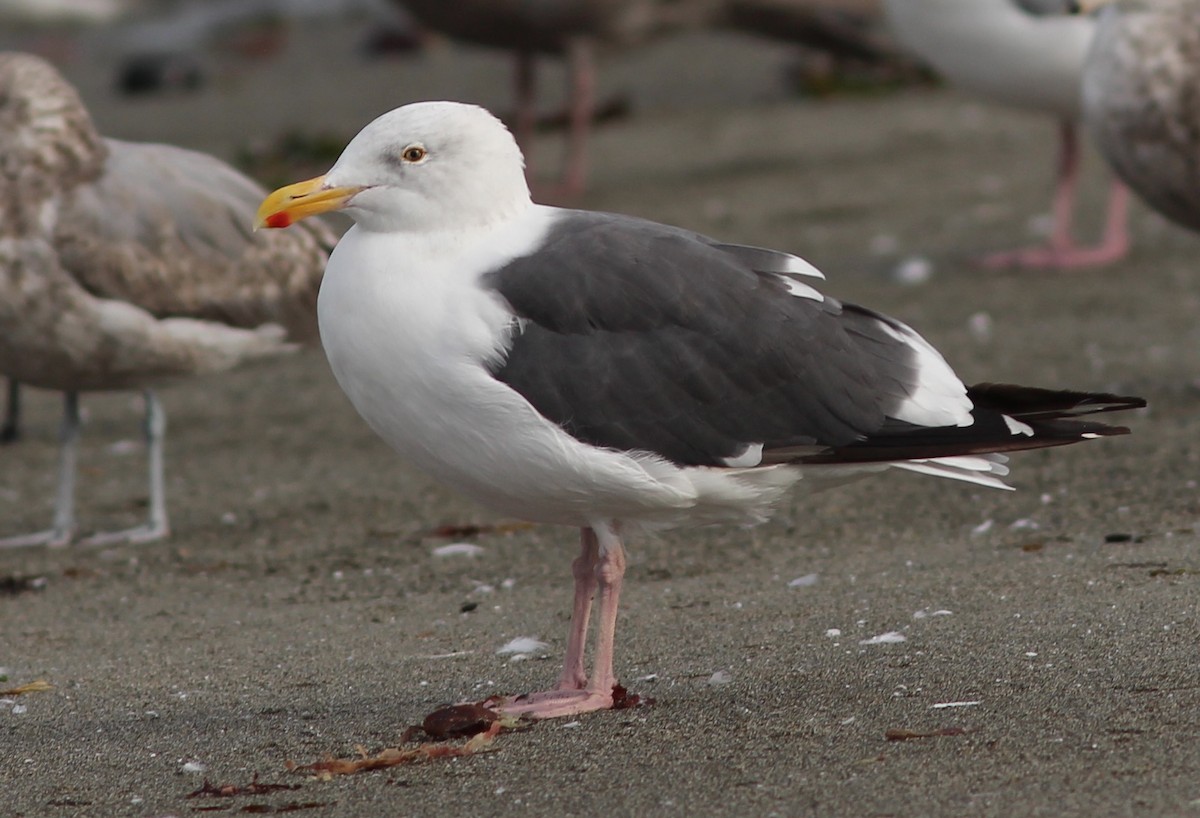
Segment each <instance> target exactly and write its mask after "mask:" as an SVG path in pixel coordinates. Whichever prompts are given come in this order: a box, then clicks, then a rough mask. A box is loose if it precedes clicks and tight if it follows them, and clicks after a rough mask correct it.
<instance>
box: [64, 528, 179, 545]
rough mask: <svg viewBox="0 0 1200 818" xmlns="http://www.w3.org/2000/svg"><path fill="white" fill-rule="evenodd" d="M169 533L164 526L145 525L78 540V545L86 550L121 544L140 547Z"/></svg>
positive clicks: (101, 533)
mask: <svg viewBox="0 0 1200 818" xmlns="http://www.w3.org/2000/svg"><path fill="white" fill-rule="evenodd" d="M170 533H171V529H170V528H168V527H167V526H166V525H152V524H150V523H147V524H145V525H139V526H136V527H134V528H127V529H125V530H124V531H104V532H100V533H98V534H93V535H92V536H90V537H87V538H86V539H83V540H80V541H79V544H80V545H82V546H85V547H87V548H97V547H103V546H107V545H118V544H122V543H126V544H129V545H141V544H142V543H148V542H154V541H155V540H161V539H163V538H164V537H166V536H167V535H168V534H170Z"/></svg>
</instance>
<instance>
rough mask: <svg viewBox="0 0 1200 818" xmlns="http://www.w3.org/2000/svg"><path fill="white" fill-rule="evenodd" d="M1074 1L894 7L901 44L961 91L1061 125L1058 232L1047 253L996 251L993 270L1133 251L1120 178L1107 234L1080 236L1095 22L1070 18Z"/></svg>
mask: <svg viewBox="0 0 1200 818" xmlns="http://www.w3.org/2000/svg"><path fill="white" fill-rule="evenodd" d="M1074 6H1075V3H1074V0H885V3H884V9H885V11H886V12H887V16H888V20H889V22H890V24H891V26H892V29H893V31H894V32H895V34H896V36H897V37H898V38H899V40H900V41H901V42H902V43H903V44H905V45H906V46H908V47H909V48H911V49H912V50H913V51H914V52H915V53H916V54H917V55H918V56H920V57H921V58H922V59H924V60H926V61H927V62H929V63H930V64H931V65H932V66H933V67H934V68H935V69H936V70H937V71H938V72H939V73H940V74H942V75H943V76H944V77H946V79H948V80H949V81H950V82H951V83H953V84H954V85H957V86H959V87H961V88H963V89H964V90H966V91H969V92H971V93H973V94H977V95H978V96H980V97H983V98H985V99H988V100H991V101H993V102H998V103H1001V104H1004V105H1011V106H1015V107H1019V108H1024V109H1027V110H1031V111H1036V112H1041V113H1047V114H1050V115H1052V116H1054V117H1056V118H1057V119H1058V120H1059V123H1060V125H1059V143H1060V147H1059V159H1058V174H1057V183H1056V186H1055V193H1054V201H1053V205H1052V211H1051V212H1052V218H1053V229H1052V233H1051V236H1050V239H1049V243H1048V244H1046V245H1045V246H1041V247H1031V248H1025V249H1020V250H1013V251H1008V252H1002V253H996V254H993V255H990V256H987V257H985V258H984V259H983V263H984V264H985V265H986V266H989V267H1044V268H1064V269H1066V268H1077V267H1085V266H1091V265H1099V264H1107V263H1109V262H1112V261H1115V260H1117V259H1119V258H1121V257H1123V256H1124V255H1125V254H1126V253H1127V252H1128V250H1129V236H1128V230H1127V222H1128V216H1127V210H1128V200H1129V192H1128V190H1127V189H1126V188H1125V186H1124V185H1122V184H1121V183H1120V182H1119V181H1116V180H1114V181H1113V184H1112V187H1111V190H1110V193H1109V201H1108V213H1107V216H1106V218H1105V228H1104V236H1103V238H1102V239H1101V241H1100V243H1099V244H1097V245H1095V246H1093V247H1083V246H1080V245H1079V244H1077V243H1076V241H1075V239H1074V237H1073V230H1072V221H1073V213H1074V209H1075V199H1076V187H1077V185H1078V180H1079V165H1080V158H1081V156H1080V154H1081V145H1080V140H1079V135H1078V127H1077V122H1078V120H1079V118H1080V115H1081V111H1080V89H1081V85H1082V81H1083V65H1084V60H1085V59H1086V56H1087V52H1088V48H1089V46H1090V44H1091V41H1092V37H1093V35H1094V33H1095V28H1096V24H1095V20H1093V19H1091V18H1090V17H1086V16H1080V15H1078V14H1073V13H1069V12H1071V11H1072V10H1073V7H1074Z"/></svg>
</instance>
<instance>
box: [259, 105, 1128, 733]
mask: <svg viewBox="0 0 1200 818" xmlns="http://www.w3.org/2000/svg"><path fill="white" fill-rule="evenodd" d="M334 210H341V211H343V212H345V213H346V214H347V215H349V216H350V217H351V218H352V219H353V220H354V226H352V227H351V228H350V230H349V231H348V232H347V233H346V234H345V235H344V236H343V238H342V239H341V240H340V242H339V243H338V245H337V246H336V247H335V248H334V251H333V253H332V254H331V256H330V259H329V263H328V265H327V266H326V270H325V278H324V279H323V281H322V283H321V291H320V296H319V298H318V303H317V316H318V321H319V324H320V332H321V341H322V345H323V346H324V348H325V353H326V355H327V357H328V359H329V363H330V367H331V369H332V370H333V374H334V376H335V378H336V379H337V381H338V383H339V385H340V386H341V388H342V389H343V390H344V391H345V393H346V394H347V396H349V398H350V401H351V403H353V404H354V406H355V408H356V409H357V410H358V412H359V413H360V414H361V415H362V417H363V418H364V419H365V420H366V422H367V424H368V425H369V426H370V427H371V428H372V429H373V430H374V431H375V432H376V433H377V434H378V435H379V436H380V437H382V438H383V439H384V440H385V441H387V442H388V443H389V444H390V445H391V446H392V447H393V448H394V449H396V451H397V452H399V453H400V454H401V455H402V456H403V457H404V458H406V459H407V460H408V461H410V462H411V463H413V464H415V465H416V466H418V467H419V468H421V469H423V470H424V471H426V472H427V473H429V474H430V475H432V476H433V477H435V478H437V479H439V480H441V481H443V482H445V483H447V484H449V485H450V486H452V487H454V488H456V489H458V490H460V491H461V492H463V493H464V494H467V495H469V496H471V497H473V498H474V499H476V500H478V501H480V502H482V503H484V504H486V505H488V506H490V507H492V508H493V509H496V510H498V511H499V512H501V513H503V514H505V515H509V516H513V517H518V518H522V519H525V520H530V521H535V522H544V523H555V524H562V525H568V526H573V527H577V528H579V529H580V531H581V536H580V553H579V557H578V558H577V559H576V560H575V562H574V563H573V568H572V573H573V576H574V580H575V597H574V605H573V614H572V620H571V627H570V632H569V635H568V639H567V650H566V660H565V662H564V666H563V670H562V674H561V675H560V676H559V679H558V683H557V685H556V686H555V688H554V689H552V690H550V691H547V692H544V693H537V694H532V695H527V696H523V697H520V698H518V699H516V700H509V701H506V702H504V703H503V704H502V706H501V707H502V709H503V710H505V711H506V712H510V713H516V714H528V715H530V716H532V717H536V718H549V717H554V716H567V715H574V714H578V713H583V712H588V711H591V710H598V709H603V708H608V707H611V706H612V704H613V686H614V684H616V676H615V675H614V672H613V645H614V639H615V629H616V619H617V606H618V601H619V598H620V593H621V586H622V577H623V575H624V571H625V549H624V546H623V539H624V538H625V536H626V535H627V534H630V533H636V532H637V531H638V530H639V529H642V528H661V527H672V526H678V525H683V524H708V523H724V522H732V523H756V522H761V521H763V520H765V519H766V518H767V517H768V516H769V515H770V513H771V510H772V508H773V507H774V506H775V505H776V504H777V503H778V502H779V500H780V499H781V498H782V497H783V495H784V494H785V493H786V492H787V491H788V489H790V488H792V487H793V486H795V485H796V484H801V485H803V486H805V487H809V488H818V487H820V486H821V485H822V484H826V485H828V484H832V483H837V482H844V481H845V480H846V479H848V478H852V477H856V476H859V475H865V474H869V473H872V472H879V471H883V470H885V469H887V468H889V467H895V468H900V469H907V470H909V471H915V472H919V473H923V474H930V475H936V476H940V477H948V478H955V479H959V480H965V481H967V482H970V483H976V484H980V485H984V486H993V487H997V488H1003V487H1006V486H1005V484H1004V483H1003V482H1002V480H1001V478H1002V477H1003V476H1004V475H1005V474H1007V471H1008V469H1007V467H1006V466H1005V465H1004V457H1003V455H1002V454H1001V453H1002V452H1006V451H1013V450H1018V449H1030V448H1040V447H1045V446H1057V445H1061V444H1066V443H1074V442H1076V441H1080V440H1086V439H1089V438H1095V437H1103V436H1108V435H1116V434H1123V433H1125V432H1127V431H1128V430H1127V429H1124V428H1121V427H1113V426H1107V425H1104V424H1102V423H1098V422H1093V421H1089V420H1079V419H1076V418H1075V416H1076V415H1085V414H1090V413H1094V412H1107V411H1111V410H1116V409H1129V408H1135V407H1140V406H1143V405H1144V401H1142V400H1141V399H1139V398H1133V397H1119V396H1115V395H1107V394H1087V393H1081V392H1065V391H1064V392H1060V391H1051V390H1044V389H1033V388H1025V387H1018V386H1008V385H997V384H981V385H978V386H973V387H967V386H964V385H963V383H962V381H960V380H959V379H958V377H957V376H956V375H955V374H954V372H953V371H952V370H951V369H950V367H949V365H948V364H947V363H946V361H945V360H944V359H943V358H942V356H941V355H940V354H939V353H938V352H937V351H936V350H935V349H934V348H933V347H932V346H931V345H930V344H929V343H928V342H927V341H925V339H923V338H922V337H921V336H920V335H918V334H917V333H916V332H915V331H914V330H912V329H910V328H909V327H908V326H906V325H905V324H903V323H901V322H899V321H897V320H895V319H893V318H889V317H887V316H885V315H881V314H879V313H877V312H873V311H871V310H868V309H866V308H863V307H858V306H855V305H853V304H847V303H842V302H840V301H837V300H835V299H833V298H831V297H828V296H825V295H822V294H821V293H820V292H819V291H818V290H817V289H816V287H815V286H813V283H812V282H814V281H815V280H818V279H820V278H822V275H821V274H820V272H819V271H817V270H816V268H814V267H812V266H811V265H810V264H808V263H807V262H805V261H803V260H801V259H800V258H798V257H796V256H792V255H789V254H787V253H782V252H777V251H774V250H767V249H761V248H756V247H748V246H742V245H737V244H727V243H723V242H720V241H717V240H715V239H712V238H708V237H706V236H703V235H700V234H698V233H693V232H690V231H687V230H682V229H679V228H676V227H670V226H667V225H663V224H658V223H655V222H651V221H645V220H642V219H637V218H632V217H629V216H623V215H617V214H611V213H598V212H590V211H581V210H569V209H561V208H556V207H548V206H544V205H539V204H535V203H534V202H533V201H532V200H531V198H530V193H529V188H528V186H527V185H526V182H525V177H524V175H523V173H522V159H521V152H520V149H519V148H518V147H517V144H516V141H515V140H514V139H513V138H512V136H511V135H510V133H509V132H508V130H507V129H506V128H505V127H504V125H503V124H502V123H501V122H500V121H499V120H498V119H496V118H495V117H493V116H492V115H491V114H489V113H488V112H487V111H485V110H484V109H482V108H478V107H475V106H471V105H464V104H460V103H453V102H424V103H416V104H412V105H406V106H404V107H402V108H398V109H396V110H394V111H392V112H390V113H387V114H384V115H383V116H381V117H379V118H378V119H376V120H375V121H374V122H372V123H370V124H369V125H367V127H366V128H364V129H363V130H362V131H361V132H360V133H359V134H358V135H357V136H356V137H355V138H354V139H353V140H352V141H351V142H350V144H349V145H348V146H347V147H346V149H345V151H344V152H343V153H342V155H341V157H340V158H339V159H338V160H337V162H336V163H335V164H334V166H333V168H332V169H331V170H330V171H329V172H328V173H326V174H325V175H324V176H320V177H317V178H315V179H310V180H308V181H306V182H299V183H296V184H294V185H289V186H287V187H284V188H281V189H280V190H278V191H276V192H274V193H272V194H271V195H270V196H268V197H267V198H266V199H265V200H264V202H263V204H262V205H261V207H260V208H259V211H258V224H259V225H260V226H265V227H286V226H288V225H290V224H293V223H295V222H296V221H298V220H300V219H304V218H306V217H309V216H312V215H314V214H317V213H323V212H327V211H334ZM594 598H595V600H596V603H595V604H596V609H597V610H596V613H597V619H598V625H597V634H596V655H595V659H594V663H593V669H592V672H591V674H590V676H589V675H588V674H587V673H586V672H585V653H584V648H585V642H586V637H587V631H588V620H589V616H590V612H591V608H592V604H593V599H594Z"/></svg>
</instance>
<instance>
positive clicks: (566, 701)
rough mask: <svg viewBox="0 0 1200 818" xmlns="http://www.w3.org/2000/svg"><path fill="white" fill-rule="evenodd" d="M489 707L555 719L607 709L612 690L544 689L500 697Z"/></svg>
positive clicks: (534, 716) (610, 705)
mask: <svg viewBox="0 0 1200 818" xmlns="http://www.w3.org/2000/svg"><path fill="white" fill-rule="evenodd" d="M490 707H491V708H492V709H493V710H498V711H500V712H501V713H503V714H504V715H506V716H526V717H528V718H531V719H556V718H561V717H563V716H578V715H580V714H581V713H591V712H594V711H596V710H611V709H612V708H613V693H612V690H608V691H605V692H601V691H598V690H547V691H543V692H541V693H527V694H525V695H522V696H514V697H512V698H507V699H501V700H500V701H499V702H497V703H495V704H493V705H490Z"/></svg>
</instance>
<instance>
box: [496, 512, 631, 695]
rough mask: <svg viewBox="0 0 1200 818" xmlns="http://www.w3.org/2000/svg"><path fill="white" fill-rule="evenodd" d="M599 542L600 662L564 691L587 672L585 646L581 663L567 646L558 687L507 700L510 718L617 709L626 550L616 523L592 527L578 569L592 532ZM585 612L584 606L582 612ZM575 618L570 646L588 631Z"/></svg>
mask: <svg viewBox="0 0 1200 818" xmlns="http://www.w3.org/2000/svg"><path fill="white" fill-rule="evenodd" d="M589 531H590V532H591V537H592V538H593V539H594V541H595V542H596V552H595V553H596V557H597V558H596V559H595V560H594V561H591V562H592V565H591V569H592V570H591V574H592V576H593V577H594V578H595V586H594V587H595V589H596V595H597V597H598V599H597V611H596V620H597V622H596V628H597V631H596V660H595V663H594V665H593V667H592V675H591V678H590V679H588V680H587V683H586V685H585V686H582V687H581V688H580V687H564V686H563V684H564V682H565V683H570V684H575V683H577V682H576V681H575V680H576V679H577V678H578V677H577V676H576V673H578V674H579V675H580V676H581V675H582V671H583V662H582V647H580V659H579V660H578V661H577V662H575V661H573V659H572V656H571V646H570V645H568V658H567V663H566V664H565V665H564V667H563V675H562V677H560V679H559V688H558V689H555V690H548V691H545V692H543V693H532V694H529V695H527V696H518V697H517V698H516V699H514V700H512V701H506V702H503V703H501V704H500V705H499V706H498V709H500V710H501V711H503V712H504V713H508V714H511V715H525V716H530V717H531V718H535V719H552V718H556V717H558V716H576V715H579V714H580V713H590V712H591V711H593V710H607V709H609V708H610V707H612V706H613V686H614V685H615V684H616V681H617V680H616V676H615V674H614V673H613V645H614V643H615V641H616V631H617V608H618V606H619V604H620V599H621V585H622V582H623V578H624V576H625V547H624V546H623V545H622V543H621V538H620V537H619V536H618V535H617V532H616V527H615V526H613V525H608V524H603V525H593V526H592V527H591V528H590V529H584V535H583V538H584V554H581V555H580V559H579V560H577V561H576V565H577V566H579V565H580V564H581V563H584V562H585V559H584V558H585V556H586V554H587V551H588V550H589V544H588V543H587V538H588V532H589ZM581 573H582V572H580V571H577V573H576V586H575V603H576V604H575V612H576V613H578V612H579V610H580V603H581V601H582V599H583V595H582V591H581V588H584V587H586V586H585V581H581V579H582V578H581V576H580V574H581ZM584 610H585V611H586V607H585V608H584ZM578 625H579V623H578V622H577V621H576V620H575V619H574V617H573V618H572V623H571V643H572V644H574V642H575V640H576V638H577V636H579V635H580V634H582V633H584V632H585V631H586V627H587V626H586V621H585V622H584V624H583V627H582V628H579V627H578Z"/></svg>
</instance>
